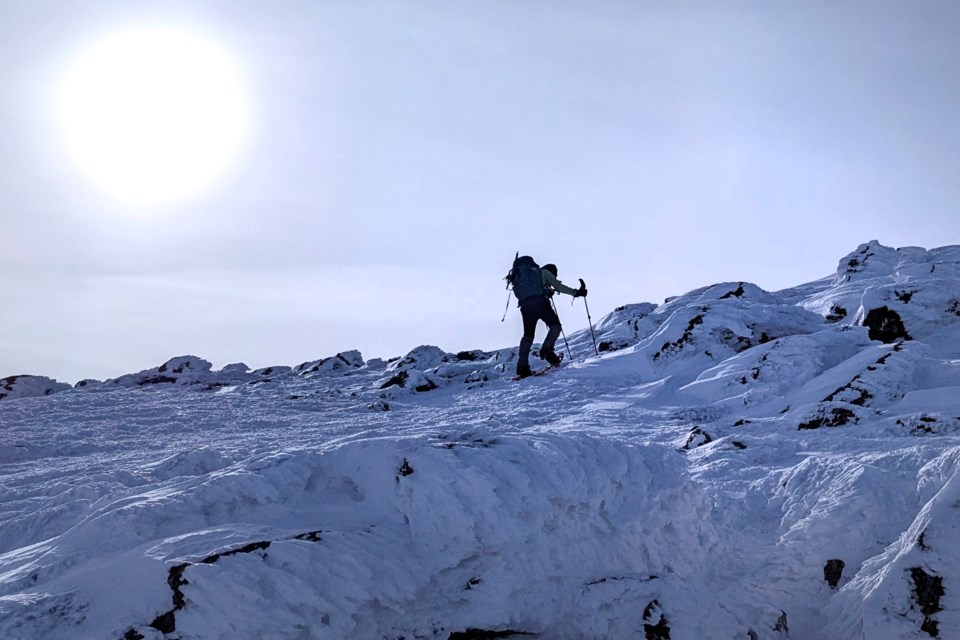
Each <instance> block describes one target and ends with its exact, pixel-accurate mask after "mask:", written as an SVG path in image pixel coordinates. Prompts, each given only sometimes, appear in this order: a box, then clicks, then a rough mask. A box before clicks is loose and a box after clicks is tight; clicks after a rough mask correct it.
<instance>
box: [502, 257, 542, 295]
mask: <svg viewBox="0 0 960 640" xmlns="http://www.w3.org/2000/svg"><path fill="white" fill-rule="evenodd" d="M507 282H509V283H510V285H512V287H513V295H515V296H517V300H518V301H520V302H523V301H524V300H526V299H527V298H531V297H533V296H545V295H547V289H546V287H544V286H543V274H542V273H541V272H540V265H538V264H537V263H536V262H535V261H534V259H533V258H531V257H530V256H519V257H518V258H516V259H515V260H514V261H513V268H512V269H510V273H509V274H507Z"/></svg>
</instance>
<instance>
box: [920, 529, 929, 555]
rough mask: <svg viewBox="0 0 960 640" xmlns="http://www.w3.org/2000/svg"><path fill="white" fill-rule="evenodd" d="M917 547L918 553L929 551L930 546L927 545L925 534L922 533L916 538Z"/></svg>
mask: <svg viewBox="0 0 960 640" xmlns="http://www.w3.org/2000/svg"><path fill="white" fill-rule="evenodd" d="M917 547H919V548H920V551H929V550H930V545H928V544H927V532H926V531H924V532H923V533H921V534H920V535H919V536H918V537H917Z"/></svg>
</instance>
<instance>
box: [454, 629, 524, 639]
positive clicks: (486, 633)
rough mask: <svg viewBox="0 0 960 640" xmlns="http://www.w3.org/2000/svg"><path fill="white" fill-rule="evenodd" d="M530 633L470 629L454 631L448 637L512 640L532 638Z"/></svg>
mask: <svg viewBox="0 0 960 640" xmlns="http://www.w3.org/2000/svg"><path fill="white" fill-rule="evenodd" d="M532 635H534V634H533V633H531V632H529V631H518V630H516V629H474V628H472V627H471V628H468V629H465V630H463V631H454V632H452V633H451V634H450V635H449V636H447V637H448V640H488V639H489V638H510V637H513V636H532Z"/></svg>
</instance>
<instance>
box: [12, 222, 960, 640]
mask: <svg viewBox="0 0 960 640" xmlns="http://www.w3.org/2000/svg"><path fill="white" fill-rule="evenodd" d="M595 330H596V347H597V351H598V352H599V356H598V355H597V354H596V352H595V350H594V339H593V336H591V333H590V331H589V330H586V331H580V332H577V333H573V334H571V335H568V336H567V339H568V340H569V345H568V348H569V352H570V356H569V357H568V362H567V363H565V364H564V366H562V367H561V368H559V369H557V370H555V371H551V372H549V373H548V374H547V375H544V376H542V377H535V378H529V379H525V380H521V381H514V380H512V376H513V375H514V368H515V366H516V356H517V350H516V347H507V348H503V349H500V350H497V351H492V352H488V351H480V350H476V351H465V352H460V353H448V352H445V351H443V350H442V349H440V348H438V347H435V346H421V347H418V348H416V349H414V350H413V351H411V352H410V353H409V354H407V355H406V356H404V357H401V358H395V359H392V360H380V359H376V360H369V361H365V360H364V359H363V357H362V356H361V354H360V353H358V352H356V351H345V352H343V353H339V354H336V355H334V356H331V357H326V358H322V359H318V360H312V361H309V362H305V363H303V364H301V365H299V366H293V367H291V366H276V367H268V368H264V369H257V370H250V369H249V368H248V367H247V366H246V365H244V364H231V365H228V366H226V367H223V368H222V369H219V370H214V369H213V367H212V365H211V364H210V363H209V362H206V361H204V360H203V359H201V358H199V357H195V356H183V357H178V358H174V359H172V360H170V361H169V362H166V363H164V364H162V365H160V366H158V367H156V368H153V369H150V370H147V371H141V372H138V373H132V374H129V375H125V376H121V377H119V378H116V379H113V380H106V381H96V380H84V381H82V382H80V383H78V384H77V385H75V386H73V387H71V386H70V385H67V384H63V383H60V382H57V381H55V380H51V379H49V378H43V377H39V376H26V375H18V376H11V377H7V378H2V379H0V428H2V429H0V478H2V484H0V637H2V638H5V639H19V638H22V639H31V640H33V639H41V638H49V639H71V640H75V639H78V638H99V639H112V640H121V639H123V640H134V639H138V638H144V639H150V640H160V639H161V638H166V639H175V638H176V639H181V640H188V639H195V638H203V639H215V638H231V639H232V638H270V639H286V638H289V639H307V638H333V639H337V638H372V639H390V640H398V639H401V638H402V639H405V640H410V639H414V638H422V639H439V638H442V639H447V638H449V639H451V640H456V639H460V640H464V639H468V638H506V637H517V638H520V637H530V638H550V639H554V638H558V639H563V638H570V639H581V638H610V639H621V638H622V639H629V638H638V639H644V640H665V639H672V640H678V639H679V640H684V639H690V640H703V639H708V640H710V639H722V640H726V639H733V638H739V639H751V638H752V639H753V640H763V639H781V640H782V639H785V638H792V639H811V640H813V639H823V638H829V639H831V640H861V639H863V640H903V639H918V640H919V639H924V638H930V637H939V638H946V639H950V638H960V588H958V585H960V477H958V470H960V246H949V247H942V248H938V249H932V250H925V249H921V248H916V247H908V248H900V249H893V248H890V247H885V246H882V245H880V244H879V243H877V242H875V241H874V242H870V243H868V244H864V245H862V246H860V247H859V248H857V250H856V251H854V252H853V253H851V254H850V255H848V256H845V257H844V258H843V259H841V260H840V263H839V266H838V269H837V272H836V274H834V275H832V276H829V277H826V278H823V279H821V280H818V281H816V282H812V283H808V284H805V285H801V286H798V287H795V288H793V289H788V290H785V291H778V292H767V291H764V290H762V289H760V288H759V287H757V286H755V285H752V284H750V283H748V282H727V283H720V284H715V285H712V286H708V287H704V288H702V289H698V290H696V291H692V292H689V293H686V294H684V295H680V296H678V297H675V298H671V299H669V300H668V301H666V302H665V303H664V304H661V305H655V304H650V303H642V304H628V305H626V306H623V307H620V308H618V309H616V310H614V311H613V312H611V313H610V314H609V315H607V316H606V317H604V318H603V319H602V320H600V321H599V322H598V323H597V324H596V326H595ZM543 333H544V329H543V327H541V328H540V334H539V335H541V336H542V335H543ZM519 337H520V336H519V335H518V336H517V338H518V340H519ZM563 344H564V343H563V341H561V343H560V345H559V346H563ZM533 364H534V368H537V366H536V365H537V364H538V361H537V360H536V359H534V361H533Z"/></svg>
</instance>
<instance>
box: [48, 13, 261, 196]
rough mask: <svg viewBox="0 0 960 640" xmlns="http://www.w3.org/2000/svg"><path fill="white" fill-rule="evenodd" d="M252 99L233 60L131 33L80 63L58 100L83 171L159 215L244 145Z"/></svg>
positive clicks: (156, 33)
mask: <svg viewBox="0 0 960 640" xmlns="http://www.w3.org/2000/svg"><path fill="white" fill-rule="evenodd" d="M246 102H247V101H246V99H245V96H244V94H243V90H242V87H241V83H240V81H239V78H238V74H237V71H236V69H235V67H234V65H233V63H232V62H231V60H230V59H229V58H228V57H227V56H226V55H225V54H224V53H223V52H222V51H221V50H220V49H218V48H217V47H216V46H214V45H213V44H211V43H210V42H209V41H207V40H205V39H202V38H199V37H196V36H193V35H190V34H188V33H186V32H183V31H179V30H173V29H145V30H135V31H128V32H125V33H122V34H119V35H115V36H112V37H109V38H107V39H104V40H102V41H101V42H99V43H98V44H97V45H96V46H94V47H93V48H92V49H90V50H89V51H87V52H86V53H85V54H84V55H82V56H81V57H80V58H79V59H77V60H76V61H75V62H74V64H73V65H72V67H71V68H70V71H69V73H68V75H67V78H66V81H65V82H64V84H63V89H62V92H61V95H60V113H61V119H62V123H63V128H64V133H65V136H66V142H67V146H68V149H69V151H70V154H71V156H72V157H73V159H74V160H75V162H76V163H77V165H78V167H79V168H80V169H81V170H82V171H83V172H84V173H85V174H86V175H87V176H88V177H89V178H91V179H92V180H93V182H94V183H96V184H97V185H98V186H99V187H100V188H102V189H103V190H104V191H106V192H107V193H108V194H110V195H111V196H113V197H115V198H116V199H118V200H120V201H122V202H124V203H127V204H133V205H153V204H159V203H165V202H170V201H174V200H178V199H181V198H184V197H187V196H189V195H191V194H193V193H195V192H197V191H198V190H200V189H202V188H203V187H204V186H206V185H207V184H209V183H210V182H212V181H213V180H214V179H215V178H216V177H217V176H219V175H220V174H221V173H222V172H223V171H224V170H225V169H226V167H227V166H228V165H229V164H230V162H231V160H232V159H233V158H234V157H235V156H236V154H237V152H238V150H239V148H240V146H241V143H242V141H243V139H244V137H245V135H246V127H247V123H246V109H245V105H246Z"/></svg>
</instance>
